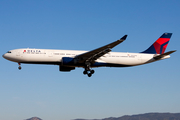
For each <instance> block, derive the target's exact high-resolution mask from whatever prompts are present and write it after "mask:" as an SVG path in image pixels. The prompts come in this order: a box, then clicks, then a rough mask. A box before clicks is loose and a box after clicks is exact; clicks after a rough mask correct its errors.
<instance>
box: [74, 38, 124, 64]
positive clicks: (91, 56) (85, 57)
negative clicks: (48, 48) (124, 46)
mask: <svg viewBox="0 0 180 120" xmlns="http://www.w3.org/2000/svg"><path fill="white" fill-rule="evenodd" d="M126 38H127V35H124V36H123V37H122V38H121V39H119V40H117V41H115V42H112V43H110V44H108V45H105V46H103V47H100V48H97V49H95V50H92V51H89V52H86V53H83V54H80V55H78V56H76V57H75V58H76V59H78V63H85V62H90V63H92V62H93V61H94V60H97V59H98V58H100V57H101V56H103V55H105V54H106V53H108V52H110V51H111V49H112V48H113V47H115V46H116V45H118V44H120V43H122V42H123V41H124V40H125V39H126Z"/></svg>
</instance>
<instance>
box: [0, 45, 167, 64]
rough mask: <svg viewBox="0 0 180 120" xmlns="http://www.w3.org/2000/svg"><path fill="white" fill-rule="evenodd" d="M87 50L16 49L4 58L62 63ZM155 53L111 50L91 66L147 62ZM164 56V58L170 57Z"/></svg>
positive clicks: (34, 62) (40, 62)
mask: <svg viewBox="0 0 180 120" xmlns="http://www.w3.org/2000/svg"><path fill="white" fill-rule="evenodd" d="M85 52H87V51H76V50H52V49H30V48H25V49H15V50H11V51H8V52H7V53H6V54H4V55H3V57H4V58H6V59H8V60H10V61H13V62H17V63H32V64H55V65H61V63H62V58H63V57H71V58H74V57H76V56H77V55H80V54H83V53H85ZM154 55H155V54H144V53H128V52H127V53H124V52H109V53H107V54H105V55H104V56H102V57H100V58H98V59H97V60H96V61H95V63H94V64H93V65H92V66H91V67H101V66H107V67H108V66H109V67H128V66H136V65H141V64H146V63H150V62H154V61H156V60H155V59H153V57H154ZM169 57H170V56H169V55H168V56H166V57H163V58H162V59H166V58H169ZM71 67H83V66H81V65H71Z"/></svg>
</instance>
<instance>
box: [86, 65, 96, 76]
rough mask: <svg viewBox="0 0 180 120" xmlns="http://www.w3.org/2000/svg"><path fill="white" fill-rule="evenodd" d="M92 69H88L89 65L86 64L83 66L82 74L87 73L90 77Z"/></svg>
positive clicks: (92, 72)
mask: <svg viewBox="0 0 180 120" xmlns="http://www.w3.org/2000/svg"><path fill="white" fill-rule="evenodd" d="M94 72H95V71H94V70H91V69H90V66H89V65H87V66H86V67H85V69H84V72H83V74H84V75H86V74H87V75H88V77H91V76H92V74H94Z"/></svg>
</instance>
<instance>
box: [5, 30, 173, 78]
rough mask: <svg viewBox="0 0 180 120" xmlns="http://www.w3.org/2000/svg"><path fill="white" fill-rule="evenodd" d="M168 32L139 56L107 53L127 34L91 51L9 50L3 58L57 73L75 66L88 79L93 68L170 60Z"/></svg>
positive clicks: (92, 72)
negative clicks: (52, 67) (47, 67)
mask: <svg viewBox="0 0 180 120" xmlns="http://www.w3.org/2000/svg"><path fill="white" fill-rule="evenodd" d="M171 35H172V33H164V34H163V35H161V37H160V38H158V39H157V40H156V41H155V42H154V43H153V44H152V45H151V46H150V47H149V48H148V49H146V50H145V51H143V52H140V53H128V52H111V49H112V48H114V47H115V46H117V45H118V44H120V43H122V42H123V41H124V40H125V39H126V38H127V35H124V36H123V37H122V38H120V39H119V40H117V41H115V42H112V43H110V44H107V45H105V46H103V47H100V48H97V49H94V50H91V51H78V50H54V49H31V48H22V49H14V50H10V51H8V52H7V53H5V54H4V55H3V57H4V58H5V59H7V60H9V61H13V62H17V63H18V65H19V67H18V69H19V70H21V63H26V64H47V65H58V66H59V71H63V72H70V71H71V70H74V69H75V68H76V67H81V68H83V69H84V71H83V74H84V75H87V76H88V77H91V76H92V74H94V73H95V71H94V70H93V69H92V68H95V67H130V66H137V65H142V64H147V63H152V62H155V61H159V60H163V59H167V58H170V54H171V53H173V52H175V51H176V50H173V51H169V52H166V53H165V50H166V47H167V45H168V43H169V40H170V38H171Z"/></svg>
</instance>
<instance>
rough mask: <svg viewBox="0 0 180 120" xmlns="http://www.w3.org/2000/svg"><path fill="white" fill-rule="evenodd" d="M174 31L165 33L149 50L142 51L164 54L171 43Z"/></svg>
mask: <svg viewBox="0 0 180 120" xmlns="http://www.w3.org/2000/svg"><path fill="white" fill-rule="evenodd" d="M171 35H172V33H164V34H163V35H162V36H161V37H160V38H159V39H157V40H156V42H154V43H153V44H152V45H151V46H150V47H149V48H148V49H147V50H145V51H143V52H142V53H149V54H163V53H164V52H165V50H166V47H167V45H168V43H169V40H170V38H171Z"/></svg>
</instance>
